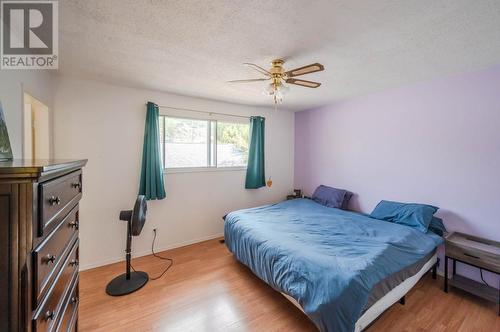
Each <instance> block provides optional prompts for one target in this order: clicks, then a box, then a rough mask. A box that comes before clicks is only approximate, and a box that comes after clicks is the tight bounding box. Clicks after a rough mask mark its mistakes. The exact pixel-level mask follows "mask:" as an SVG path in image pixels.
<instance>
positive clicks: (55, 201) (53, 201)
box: [49, 196, 61, 206]
mask: <svg viewBox="0 0 500 332" xmlns="http://www.w3.org/2000/svg"><path fill="white" fill-rule="evenodd" d="M49 204H50V205H51V206H54V205H59V204H61V199H60V198H59V196H50V198H49Z"/></svg>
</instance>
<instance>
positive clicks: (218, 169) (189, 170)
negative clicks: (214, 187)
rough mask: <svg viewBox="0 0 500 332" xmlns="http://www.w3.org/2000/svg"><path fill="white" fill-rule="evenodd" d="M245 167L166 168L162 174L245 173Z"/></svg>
mask: <svg viewBox="0 0 500 332" xmlns="http://www.w3.org/2000/svg"><path fill="white" fill-rule="evenodd" d="M246 170H247V168H246V167H245V166H239V167H189V168H168V169H164V170H163V173H164V174H177V173H204V172H235V171H246Z"/></svg>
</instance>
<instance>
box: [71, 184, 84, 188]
mask: <svg viewBox="0 0 500 332" xmlns="http://www.w3.org/2000/svg"><path fill="white" fill-rule="evenodd" d="M71 188H78V189H82V184H81V183H80V182H74V183H72V184H71Z"/></svg>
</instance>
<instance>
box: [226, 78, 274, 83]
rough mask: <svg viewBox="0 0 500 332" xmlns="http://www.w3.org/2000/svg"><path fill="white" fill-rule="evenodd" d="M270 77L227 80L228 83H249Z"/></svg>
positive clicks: (266, 79)
mask: <svg viewBox="0 0 500 332" xmlns="http://www.w3.org/2000/svg"><path fill="white" fill-rule="evenodd" d="M268 80H270V78H253V79H249V80H233V81H227V82H228V83H249V82H259V81H268Z"/></svg>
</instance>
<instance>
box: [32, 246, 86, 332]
mask: <svg viewBox="0 0 500 332" xmlns="http://www.w3.org/2000/svg"><path fill="white" fill-rule="evenodd" d="M77 259H78V241H76V243H75V244H74V245H73V248H72V249H71V252H70V254H69V255H68V257H67V258H66V259H65V261H64V265H63V266H62V268H61V271H60V272H59V274H58V276H57V277H56V280H55V282H54V283H53V285H52V287H51V289H50V290H49V292H48V294H47V296H46V297H45V299H44V301H43V303H42V304H41V305H40V306H39V307H38V308H37V310H36V311H35V315H34V318H33V330H34V331H36V332H42V331H53V330H55V326H56V325H55V324H56V322H57V321H58V319H59V317H60V315H61V311H62V310H61V308H62V305H63V300H64V299H65V295H66V294H67V293H68V291H69V289H70V286H71V280H72V279H73V278H75V277H76V275H77V274H78V267H77V266H76V265H75V264H73V262H74V261H75V260H77Z"/></svg>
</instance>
